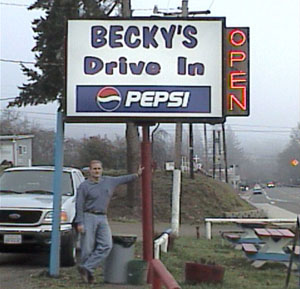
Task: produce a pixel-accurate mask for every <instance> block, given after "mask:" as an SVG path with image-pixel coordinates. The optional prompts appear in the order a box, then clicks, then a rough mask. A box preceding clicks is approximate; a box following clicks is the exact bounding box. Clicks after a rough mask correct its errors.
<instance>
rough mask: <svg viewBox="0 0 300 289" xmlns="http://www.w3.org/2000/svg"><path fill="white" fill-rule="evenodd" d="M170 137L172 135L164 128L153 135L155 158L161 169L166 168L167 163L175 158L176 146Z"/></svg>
mask: <svg viewBox="0 0 300 289" xmlns="http://www.w3.org/2000/svg"><path fill="white" fill-rule="evenodd" d="M170 138H171V136H170V135H169V134H168V133H167V132H166V131H165V130H163V129H160V130H158V131H157V132H155V133H154V135H153V140H152V142H153V160H154V161H155V163H156V165H157V167H158V168H160V169H164V165H165V163H166V162H167V161H170V160H171V159H173V155H174V152H173V151H174V147H173V143H172V142H171V139H170Z"/></svg>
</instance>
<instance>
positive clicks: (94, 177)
mask: <svg viewBox="0 0 300 289" xmlns="http://www.w3.org/2000/svg"><path fill="white" fill-rule="evenodd" d="M102 171H103V168H102V163H101V161H98V160H93V161H91V162H90V166H89V178H88V179H87V180H85V181H84V182H83V183H81V184H80V186H79V188H78V194H77V199H76V218H75V223H76V225H77V230H78V232H79V233H81V260H80V261H81V262H80V265H79V267H78V270H79V273H80V275H81V277H82V279H83V280H84V282H86V283H90V284H91V283H93V282H94V276H93V273H94V271H95V269H96V268H97V267H98V266H99V265H100V264H101V263H102V262H103V261H104V259H105V258H106V257H107V256H108V255H109V253H110V251H111V249H112V235H111V230H110V226H109V224H108V221H107V215H106V214H107V208H108V205H109V202H110V199H111V197H112V195H113V192H114V190H115V188H116V187H117V186H118V185H121V184H126V183H129V182H131V181H133V180H136V179H137V178H138V177H139V176H141V174H142V171H143V169H142V168H141V167H139V169H138V172H137V173H136V174H131V175H125V176H119V177H109V176H102Z"/></svg>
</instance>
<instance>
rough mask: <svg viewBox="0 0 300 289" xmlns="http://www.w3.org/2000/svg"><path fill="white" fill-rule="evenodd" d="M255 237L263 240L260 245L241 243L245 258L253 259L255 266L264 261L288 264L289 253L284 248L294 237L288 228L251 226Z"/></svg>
mask: <svg viewBox="0 0 300 289" xmlns="http://www.w3.org/2000/svg"><path fill="white" fill-rule="evenodd" d="M253 231H254V232H255V234H256V235H257V237H258V238H259V239H260V240H261V241H262V242H263V243H262V244H261V245H260V246H255V245H254V244H249V243H243V244H242V248H243V251H244V252H245V254H246V256H247V258H249V259H250V260H251V261H253V263H252V265H253V266H254V267H256V268H259V267H261V266H263V265H264V264H265V263H266V262H270V261H273V262H282V263H284V264H285V265H287V266H288V263H289V260H290V253H287V252H286V251H285V249H286V248H287V247H288V244H289V243H290V242H291V240H292V239H293V238H294V236H295V235H294V233H293V232H292V231H290V230H289V229H268V228H253Z"/></svg>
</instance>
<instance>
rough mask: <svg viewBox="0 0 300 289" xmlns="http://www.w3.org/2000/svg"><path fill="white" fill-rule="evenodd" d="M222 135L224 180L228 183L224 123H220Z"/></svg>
mask: <svg viewBox="0 0 300 289" xmlns="http://www.w3.org/2000/svg"><path fill="white" fill-rule="evenodd" d="M222 135H223V154H224V170H225V182H226V183H228V165H227V146H226V138H225V126H224V123H222Z"/></svg>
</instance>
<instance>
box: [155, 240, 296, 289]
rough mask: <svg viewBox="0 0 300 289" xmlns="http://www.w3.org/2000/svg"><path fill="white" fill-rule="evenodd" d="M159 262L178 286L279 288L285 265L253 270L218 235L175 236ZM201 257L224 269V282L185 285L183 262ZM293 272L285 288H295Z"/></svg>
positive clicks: (235, 288) (265, 266) (232, 288)
mask: <svg viewBox="0 0 300 289" xmlns="http://www.w3.org/2000/svg"><path fill="white" fill-rule="evenodd" d="M161 259H162V261H163V263H164V264H165V265H166V267H167V268H168V269H169V271H170V272H171V273H172V274H173V276H174V277H175V279H176V280H177V281H178V282H179V283H180V285H181V286H182V289H198V288H199V289H211V288H214V289H216V288H220V289H254V288H255V289H283V288H284V285H285V279H286V275H287V267H285V266H284V265H283V264H278V263H277V264H275V263H273V264H266V265H264V266H263V267H262V268H260V269H256V268H254V267H252V266H251V264H250V263H249V262H248V261H247V259H246V258H245V257H244V254H243V252H242V251H240V250H235V249H233V248H232V247H231V245H230V244H229V243H228V244H227V242H225V243H224V240H222V239H220V238H214V239H213V240H206V239H199V240H197V239H195V238H194V239H192V238H179V239H176V241H175V246H174V249H173V250H172V251H170V252H168V253H167V254H163V255H162V258H161ZM201 259H202V260H203V259H204V260H206V261H207V263H208V262H213V263H215V264H219V265H221V266H223V267H224V268H225V275H224V281H223V283H222V284H219V285H212V284H211V285H209V284H202V285H200V284H199V285H193V286H191V285H187V284H185V278H184V277H185V276H184V265H185V262H187V261H190V262H200V261H201ZM296 284H297V280H296V276H295V272H293V273H292V276H291V280H290V286H289V289H296V288H298V287H297V286H296Z"/></svg>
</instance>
